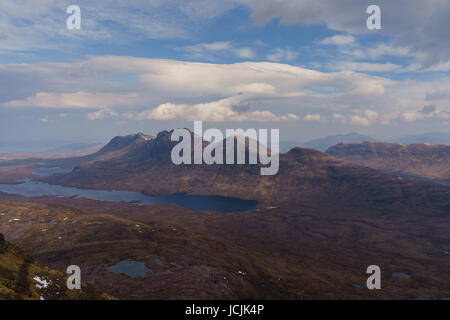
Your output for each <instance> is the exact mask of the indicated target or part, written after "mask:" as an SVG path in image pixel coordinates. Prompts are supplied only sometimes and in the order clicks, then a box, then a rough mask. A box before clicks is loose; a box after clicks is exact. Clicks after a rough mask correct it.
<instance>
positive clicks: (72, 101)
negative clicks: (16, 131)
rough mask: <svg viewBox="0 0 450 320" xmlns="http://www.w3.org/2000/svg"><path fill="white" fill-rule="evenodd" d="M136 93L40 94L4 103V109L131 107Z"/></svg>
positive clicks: (135, 98)
mask: <svg viewBox="0 0 450 320" xmlns="http://www.w3.org/2000/svg"><path fill="white" fill-rule="evenodd" d="M137 100H138V99H137V95H136V94H135V93H130V94H125V95H118V94H114V93H89V92H81V91H79V92H74V93H61V94H58V93H47V92H38V93H36V94H35V95H34V96H31V97H28V98H27V99H24V100H12V101H9V102H5V103H3V106H4V107H10V108H14V107H40V108H57V109H62V108H105V107H107V106H117V105H130V104H134V103H136V101H137Z"/></svg>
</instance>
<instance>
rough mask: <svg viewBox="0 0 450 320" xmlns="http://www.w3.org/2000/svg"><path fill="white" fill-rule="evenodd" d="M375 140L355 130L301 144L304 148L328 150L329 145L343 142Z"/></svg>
mask: <svg viewBox="0 0 450 320" xmlns="http://www.w3.org/2000/svg"><path fill="white" fill-rule="evenodd" d="M373 140H375V139H373V138H371V137H369V136H364V135H361V134H358V133H354V132H353V133H348V134H338V135H335V136H328V137H324V138H320V139H315V140H311V141H309V142H306V143H303V144H301V146H302V147H304V148H310V149H316V150H319V151H322V152H325V150H327V149H328V148H329V147H331V146H333V145H335V144H338V143H341V142H363V141H373Z"/></svg>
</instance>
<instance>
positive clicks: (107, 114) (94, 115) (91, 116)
mask: <svg viewBox="0 0 450 320" xmlns="http://www.w3.org/2000/svg"><path fill="white" fill-rule="evenodd" d="M115 116H118V114H117V112H114V111H112V110H110V109H102V110H99V111H95V112H89V113H88V115H87V118H88V120H101V119H107V118H111V117H115Z"/></svg>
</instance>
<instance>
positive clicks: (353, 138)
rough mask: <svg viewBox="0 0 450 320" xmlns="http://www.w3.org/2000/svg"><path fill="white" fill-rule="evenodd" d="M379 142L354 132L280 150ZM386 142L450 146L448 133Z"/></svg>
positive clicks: (283, 146) (283, 145)
mask: <svg viewBox="0 0 450 320" xmlns="http://www.w3.org/2000/svg"><path fill="white" fill-rule="evenodd" d="M377 140H378V141H381V140H379V139H376V138H373V137H370V136H367V135H362V134H359V133H356V132H352V133H348V134H338V135H332V136H326V137H323V138H318V139H314V140H310V141H307V142H298V141H281V142H280V150H281V151H282V152H287V151H289V150H290V149H292V148H294V147H297V146H299V147H302V148H310V149H316V150H319V151H322V152H325V151H326V150H327V149H328V148H330V147H331V146H334V145H336V144H338V143H341V142H354V143H358V142H365V141H377ZM383 140H386V141H387V142H395V143H402V144H414V143H431V144H450V133H445V132H429V133H422V134H418V135H408V136H403V137H393V138H386V139H383Z"/></svg>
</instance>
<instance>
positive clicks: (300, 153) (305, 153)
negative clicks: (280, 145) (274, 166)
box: [286, 147, 327, 160]
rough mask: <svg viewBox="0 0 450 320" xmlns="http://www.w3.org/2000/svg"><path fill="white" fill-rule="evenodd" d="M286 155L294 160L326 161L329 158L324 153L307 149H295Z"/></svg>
mask: <svg viewBox="0 0 450 320" xmlns="http://www.w3.org/2000/svg"><path fill="white" fill-rule="evenodd" d="M286 155H287V156H288V157H290V158H294V159H296V160H305V159H313V158H314V159H318V158H323V159H325V158H326V157H327V156H326V154H324V153H323V152H320V151H317V150H315V149H305V148H300V147H295V148H292V149H291V150H289V152H287V153H286Z"/></svg>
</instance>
